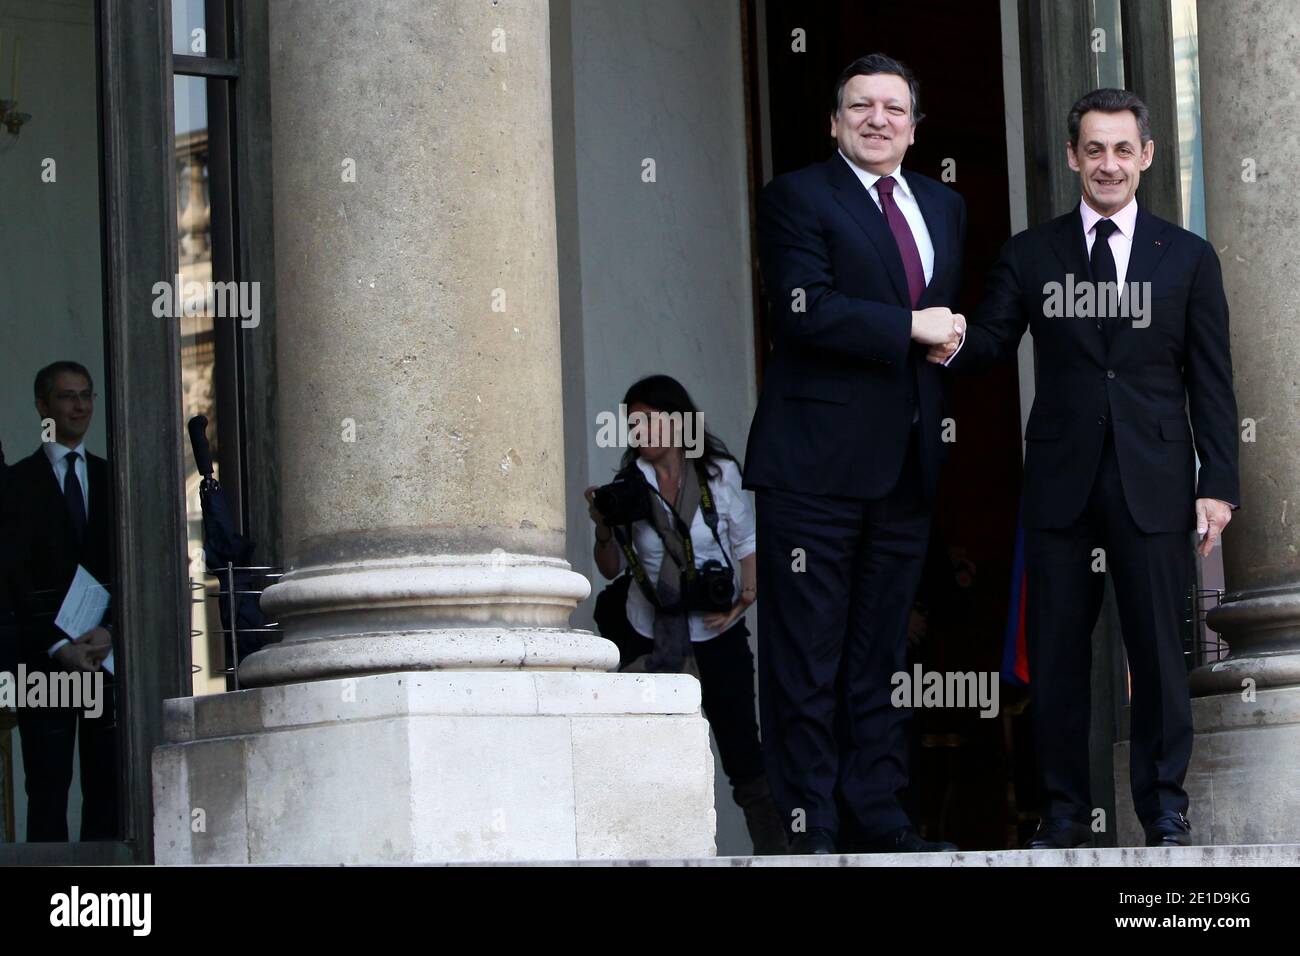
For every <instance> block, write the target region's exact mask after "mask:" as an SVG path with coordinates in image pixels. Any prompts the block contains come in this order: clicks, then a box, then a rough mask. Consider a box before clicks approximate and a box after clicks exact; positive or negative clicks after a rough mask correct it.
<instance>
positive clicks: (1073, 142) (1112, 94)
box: [1065, 87, 1151, 148]
mask: <svg viewBox="0 0 1300 956" xmlns="http://www.w3.org/2000/svg"><path fill="white" fill-rule="evenodd" d="M1094 110H1095V111H1097V112H1099V113H1120V112H1123V111H1124V110H1128V111H1130V112H1131V113H1132V114H1133V117H1134V118H1135V119H1136V120H1137V124H1138V135H1139V136H1140V137H1141V138H1142V145H1143V146H1145V145H1146V144H1147V143H1149V142H1151V113H1150V111H1149V110H1148V109H1147V105H1146V104H1145V103H1143V102H1142V101H1141V100H1140V99H1138V97H1137V95H1136V94H1134V93H1130V92H1129V91H1128V90H1117V89H1114V88H1112V87H1106V88H1104V89H1100V90H1093V91H1092V92H1091V93H1085V94H1084V95H1083V96H1081V97H1079V99H1078V101H1077V102H1076V103H1075V104H1074V105H1073V106H1071V107H1070V115H1069V117H1068V118H1067V119H1066V121H1065V125H1066V127H1067V129H1068V130H1069V132H1070V146H1071V147H1072V148H1077V147H1078V145H1079V126H1080V124H1081V123H1082V122H1083V114H1084V113H1091V112H1093V111H1094Z"/></svg>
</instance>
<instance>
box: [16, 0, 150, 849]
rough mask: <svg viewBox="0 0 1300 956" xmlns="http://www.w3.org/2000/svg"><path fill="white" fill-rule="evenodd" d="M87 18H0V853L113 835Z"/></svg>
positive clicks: (107, 522)
mask: <svg viewBox="0 0 1300 956" xmlns="http://www.w3.org/2000/svg"><path fill="white" fill-rule="evenodd" d="M94 16H95V4H94V3H92V2H88V0H87V2H74V3H64V4H58V5H51V4H49V3H47V2H45V0H7V2H6V3H4V4H2V5H0V99H3V100H7V101H10V102H11V103H12V101H13V100H15V99H16V100H17V102H18V105H17V107H16V109H17V110H18V111H19V112H22V113H24V114H27V115H29V116H30V117H31V121H30V122H25V123H23V124H22V125H21V127H20V128H19V129H17V130H16V131H10V130H9V129H8V128H7V127H0V184H4V185H5V188H4V189H3V194H4V214H3V216H0V290H2V291H0V295H2V296H3V309H0V336H2V341H3V347H0V462H2V463H0V672H4V674H5V675H10V676H7V677H2V678H0V680H3V681H4V682H5V687H4V692H3V693H0V842H20V841H26V842H62V841H66V840H69V839H72V840H84V841H90V840H109V839H114V838H116V837H117V836H118V835H119V793H118V754H119V749H120V748H119V739H120V735H119V732H118V727H117V723H116V707H115V703H116V700H115V695H116V689H117V687H118V679H117V678H118V675H120V674H121V673H122V672H123V668H125V667H126V666H127V665H128V664H129V662H128V661H125V660H123V659H122V655H121V640H120V629H121V624H122V622H121V621H120V620H118V618H117V613H116V610H117V609H116V607H115V606H114V603H113V587H114V584H115V580H116V572H115V568H114V558H115V551H116V530H115V529H116V521H115V520H114V512H115V510H116V508H115V500H114V493H113V487H112V477H111V468H110V462H111V459H112V449H111V448H110V446H109V440H108V429H107V427H106V426H107V415H108V405H109V398H110V396H111V388H110V384H109V383H108V382H107V381H106V379H105V374H104V372H105V370H104V315H103V297H104V287H103V277H102V274H101V267H100V262H101V248H100V239H101V223H102V219H101V208H102V207H101V202H100V192H99V186H100V161H101V151H100V142H99V131H98V124H99V116H98V80H97V76H96V52H95V42H96V41H95V22H94ZM34 173H35V176H39V180H36V179H35V178H34ZM20 176H21V179H22V182H24V183H26V182H36V184H35V185H32V186H21V187H20V186H17V185H16V183H17V182H18V179H19V177H20ZM89 579H93V584H92V583H91V581H90V580H89ZM83 584H84V588H83V587H82V585H83ZM74 588H75V590H74ZM70 591H72V592H73V595H72V596H73V597H76V596H77V595H78V594H83V595H86V596H88V597H90V598H92V599H93V598H99V599H100V600H99V601H98V602H97V603H96V602H95V601H94V600H92V601H91V603H89V604H88V605H87V606H86V612H85V613H83V614H80V615H77V614H72V613H70V611H71V610H72V605H73V604H74V601H72V600H69V592H70ZM103 599H107V603H106V604H105V603H104V600H103ZM115 645H116V647H115ZM110 652H113V653H112V654H111V655H110Z"/></svg>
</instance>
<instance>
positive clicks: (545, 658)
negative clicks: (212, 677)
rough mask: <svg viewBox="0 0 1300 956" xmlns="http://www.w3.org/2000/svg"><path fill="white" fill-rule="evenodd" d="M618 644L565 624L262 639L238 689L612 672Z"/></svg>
mask: <svg viewBox="0 0 1300 956" xmlns="http://www.w3.org/2000/svg"><path fill="white" fill-rule="evenodd" d="M617 667H618V648H617V647H615V646H614V644H613V643H612V642H610V641H607V640H605V639H604V638H603V637H601V636H599V635H598V634H593V633H592V632H590V631H575V630H573V629H572V628H567V627H563V628H561V627H532V628H524V627H446V628H435V629H429V628H422V629H419V630H413V631H407V632H402V631H397V632H389V633H382V634H352V635H348V636H346V637H319V638H305V639H298V640H292V641H281V642H280V643H278V644H269V645H267V646H266V647H264V648H263V649H262V650H260V651H258V652H256V653H255V654H250V655H249V656H248V657H247V658H245V659H244V662H243V663H242V664H241V665H239V680H240V685H241V686H243V687H261V686H265V685H268V684H289V683H297V682H300V681H312V680H323V679H326V678H344V677H346V676H347V675H352V676H354V677H355V676H357V675H361V674H379V673H385V672H406V671H420V670H425V671H432V670H461V671H490V670H495V669H498V668H500V669H504V670H512V671H517V670H520V669H521V668H527V669H529V670H563V671H574V670H577V671H601V672H603V671H612V670H614V669H615V668H617Z"/></svg>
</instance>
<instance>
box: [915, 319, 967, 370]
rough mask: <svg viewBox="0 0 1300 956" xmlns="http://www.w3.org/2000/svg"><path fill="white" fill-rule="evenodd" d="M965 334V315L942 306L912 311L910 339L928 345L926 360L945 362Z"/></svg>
mask: <svg viewBox="0 0 1300 956" xmlns="http://www.w3.org/2000/svg"><path fill="white" fill-rule="evenodd" d="M965 336H966V317H965V316H964V315H960V314H958V313H956V312H953V311H952V310H951V309H948V308H945V307H943V306H935V307H933V308H929V309H922V310H921V311H920V312H913V313H912V339H913V340H914V341H916V342H919V343H921V344H922V345H928V346H929V350H928V351H927V352H926V354H925V360H926V361H927V362H934V363H936V364H938V363H942V362H946V361H948V359H950V358H952V356H953V355H955V354H956V353H957V349H958V348H959V347H960V346H961V342H962V339H963V338H965Z"/></svg>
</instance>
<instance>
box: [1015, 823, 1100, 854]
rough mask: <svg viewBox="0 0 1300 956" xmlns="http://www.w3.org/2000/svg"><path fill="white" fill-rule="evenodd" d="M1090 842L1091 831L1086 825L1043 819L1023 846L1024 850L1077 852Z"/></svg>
mask: <svg viewBox="0 0 1300 956" xmlns="http://www.w3.org/2000/svg"><path fill="white" fill-rule="evenodd" d="M1091 842H1092V830H1090V829H1089V828H1088V825H1087V824H1086V823H1075V822H1074V821H1073V820H1063V819H1061V818H1060V817H1045V818H1043V819H1042V820H1039V821H1038V829H1037V830H1035V831H1034V835H1033V836H1031V837H1030V838H1029V842H1027V843H1026V844H1025V849H1026V850H1077V849H1078V848H1079V847H1083V846H1087V845H1088V844H1089V843H1091Z"/></svg>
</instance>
